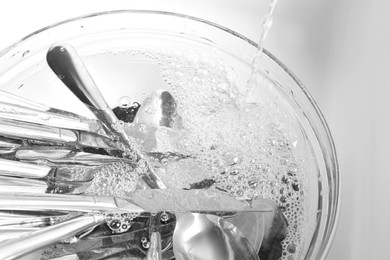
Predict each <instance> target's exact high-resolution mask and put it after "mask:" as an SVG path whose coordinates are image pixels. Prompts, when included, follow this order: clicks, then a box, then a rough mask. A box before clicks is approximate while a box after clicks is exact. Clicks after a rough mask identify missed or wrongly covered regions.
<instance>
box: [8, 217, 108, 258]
mask: <svg viewBox="0 0 390 260" xmlns="http://www.w3.org/2000/svg"><path fill="white" fill-rule="evenodd" d="M104 220H105V219H104V216H102V215H93V216H80V217H76V218H74V219H71V220H68V221H65V222H63V223H60V224H57V225H53V226H50V227H47V228H42V229H40V230H38V231H35V232H32V233H29V234H28V235H25V236H21V237H18V238H14V239H9V240H6V241H3V242H1V243H0V259H2V260H12V259H19V258H20V257H22V256H24V255H26V254H29V253H31V252H34V251H36V250H38V249H40V248H43V247H45V246H47V245H50V244H52V243H54V242H56V241H58V240H62V239H66V238H68V237H71V236H73V235H75V234H77V233H80V232H83V231H85V230H88V229H90V228H93V227H95V226H97V225H100V224H102V223H103V222H104Z"/></svg>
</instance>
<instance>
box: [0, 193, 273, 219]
mask: <svg viewBox="0 0 390 260" xmlns="http://www.w3.org/2000/svg"><path fill="white" fill-rule="evenodd" d="M0 210H24V211H29V210H32V211H35V210H40V211H50V210H51V211H52V210H57V211H78V212H100V211H106V212H107V211H108V212H110V211H111V212H127V213H141V212H151V213H154V212H163V211H167V212H171V213H180V212H206V213H218V214H222V215H223V214H224V213H226V212H269V211H271V210H272V208H271V207H270V206H269V205H268V204H266V203H263V204H261V203H258V205H257V206H256V208H253V207H252V208H251V207H250V205H249V204H248V203H247V202H246V201H238V200H236V199H235V198H234V197H232V196H230V195H228V194H226V193H223V192H219V191H210V190H188V191H187V190H171V189H163V190H159V189H149V190H137V191H135V192H134V194H133V195H132V196H131V197H129V199H126V200H125V199H119V198H115V197H101V196H82V195H77V196H76V195H62V194H28V193H23V194H19V193H0Z"/></svg>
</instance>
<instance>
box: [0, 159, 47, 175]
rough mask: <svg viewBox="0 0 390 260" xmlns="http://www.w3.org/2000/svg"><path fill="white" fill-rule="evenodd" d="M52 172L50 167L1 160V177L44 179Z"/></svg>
mask: <svg viewBox="0 0 390 260" xmlns="http://www.w3.org/2000/svg"><path fill="white" fill-rule="evenodd" d="M50 171H51V168H50V167H49V166H45V165H36V164H30V163H23V162H18V161H11V160H5V159H0V175H2V176H4V175H5V176H13V177H23V178H36V179H39V178H44V177H46V176H47V175H48V174H49V173H50Z"/></svg>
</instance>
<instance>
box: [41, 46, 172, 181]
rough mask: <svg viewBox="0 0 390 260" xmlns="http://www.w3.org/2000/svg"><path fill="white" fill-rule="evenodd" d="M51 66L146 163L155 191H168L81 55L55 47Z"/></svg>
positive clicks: (68, 48)
mask: <svg viewBox="0 0 390 260" xmlns="http://www.w3.org/2000/svg"><path fill="white" fill-rule="evenodd" d="M46 59H47V63H48V64H49V66H50V68H51V69H52V70H53V72H54V73H55V74H56V75H57V76H58V77H59V78H60V79H61V80H62V82H63V83H64V84H65V85H66V86H67V87H68V88H69V90H71V91H72V92H73V93H74V94H75V95H76V96H77V97H78V98H79V99H80V100H81V101H82V102H83V103H84V104H85V105H86V106H87V107H88V108H89V109H90V110H91V112H92V113H94V114H95V116H96V117H97V118H98V119H100V121H101V122H102V123H103V124H104V125H105V126H106V128H107V130H109V131H110V132H111V133H112V134H113V135H117V136H119V137H120V138H121V141H122V142H123V144H124V145H125V146H127V148H129V151H128V152H129V153H130V154H131V156H132V157H133V158H134V159H135V160H136V161H137V162H138V161H140V160H142V161H143V164H146V168H147V170H146V171H145V174H144V175H143V180H144V181H145V182H146V183H147V184H148V185H149V187H151V188H166V186H165V185H164V183H163V182H162V181H161V179H160V178H159V177H158V176H157V175H156V174H155V173H154V172H153V171H152V169H151V168H150V167H149V166H148V165H147V162H146V161H145V160H143V157H142V155H141V154H139V153H138V152H137V150H136V149H134V145H133V142H132V141H131V140H130V138H129V137H128V136H127V134H126V133H125V131H124V130H123V129H121V127H118V122H119V120H118V119H117V117H116V116H115V114H114V112H113V111H112V110H111V108H110V107H109V106H108V104H107V102H106V101H105V99H104V97H103V96H102V94H101V93H100V91H99V89H98V88H97V86H96V84H95V82H94V80H93V79H92V77H91V75H90V74H89V72H88V70H87V68H86V67H85V65H84V63H83V61H82V60H81V58H80V56H79V55H78V54H77V52H76V50H75V49H74V48H73V47H72V46H70V45H66V44H64V45H54V46H53V47H51V48H50V49H49V51H48V52H47V56H46Z"/></svg>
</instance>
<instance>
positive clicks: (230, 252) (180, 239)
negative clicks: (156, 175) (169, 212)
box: [173, 213, 259, 260]
mask: <svg viewBox="0 0 390 260" xmlns="http://www.w3.org/2000/svg"><path fill="white" fill-rule="evenodd" d="M176 217H177V222H176V228H175V232H174V233H173V252H174V254H175V258H176V260H209V259H213V260H243V259H245V260H259V257H258V256H257V252H256V251H255V250H254V249H253V247H252V245H251V243H250V242H249V240H248V239H246V238H245V237H244V236H243V235H242V233H241V232H240V231H239V230H238V229H237V227H235V226H234V225H233V224H231V223H229V222H228V221H227V220H225V219H223V218H220V217H218V216H215V215H210V214H194V213H193V214H182V215H176Z"/></svg>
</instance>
